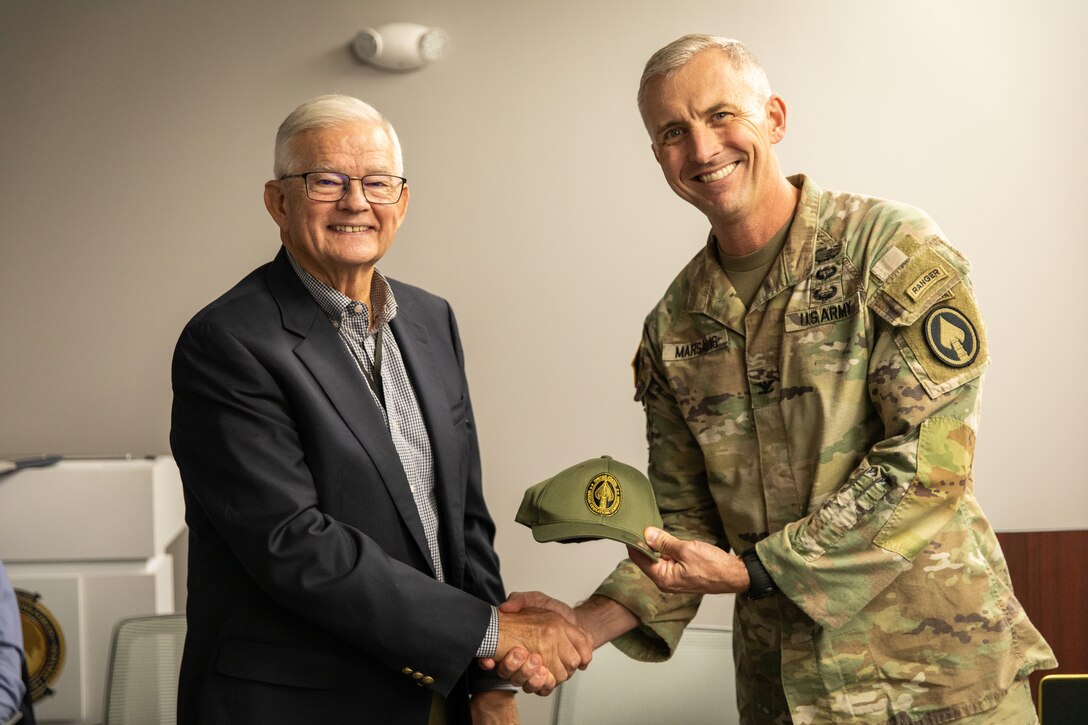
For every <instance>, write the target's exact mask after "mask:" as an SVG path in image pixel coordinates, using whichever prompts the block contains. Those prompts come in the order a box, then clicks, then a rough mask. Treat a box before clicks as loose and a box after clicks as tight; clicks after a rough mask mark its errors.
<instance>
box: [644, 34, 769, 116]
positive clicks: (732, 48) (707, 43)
mask: <svg viewBox="0 0 1088 725" xmlns="http://www.w3.org/2000/svg"><path fill="white" fill-rule="evenodd" d="M711 49H717V50H720V51H721V52H722V53H724V54H725V57H726V58H727V59H728V60H729V62H730V63H731V64H732V65H733V67H734V68H736V69H737V71H738V72H739V73H741V74H742V75H744V76H745V78H746V79H747V81H748V84H749V85H750V86H751V87H752V90H753V91H754V92H755V94H756V100H757V101H759V102H760V103H763V102H765V101H766V100H767V99H768V98H770V97H771V83H770V81H769V80H767V74H766V73H765V72H764V70H763V66H761V65H760V64H759V61H758V60H756V57H755V55H754V54H753V53H752V51H751V50H749V49H748V46H746V45H745V44H744V43H742V42H740V41H739V40H734V39H732V38H723V37H721V36H718V35H697V34H693V35H685V36H683V37H682V38H677V39H676V40H674V41H672V42H671V43H669V44H668V45H666V46H665V47H664V48H662V49H661V50H659V51H657V52H656V53H654V54H653V55H651V56H650V59H649V60H648V61H646V67H645V69H643V71H642V78H641V79H640V80H639V83H638V110H639V112H641V111H642V110H643V103H644V102H645V100H646V84H647V83H649V82H650V79H651V78H656V77H657V76H665V77H666V78H667V77H669V76H671V75H673V74H674V73H676V71H678V70H679V69H680V68H682V67H684V66H685V65H687V64H688V63H690V62H691V60H692V59H693V58H694V57H695V56H696V55H698V54H699V53H702V52H703V51H705V50H711Z"/></svg>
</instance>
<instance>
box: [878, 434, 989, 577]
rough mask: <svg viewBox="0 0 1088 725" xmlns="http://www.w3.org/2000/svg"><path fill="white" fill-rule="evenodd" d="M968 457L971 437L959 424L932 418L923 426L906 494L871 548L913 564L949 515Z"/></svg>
mask: <svg viewBox="0 0 1088 725" xmlns="http://www.w3.org/2000/svg"><path fill="white" fill-rule="evenodd" d="M974 457H975V432H974V431H973V430H972V429H971V427H970V426H968V425H967V424H965V423H964V422H963V421H962V420H958V419H956V418H946V417H940V416H938V417H934V418H930V419H928V420H926V421H924V422H923V423H922V427H921V431H920V433H919V435H918V459H917V460H918V466H917V471H916V474H915V476H914V480H913V481H912V482H911V486H910V490H909V491H908V492H907V495H906V496H904V497H903V499H902V500H901V501H900V502H899V504H898V505H897V506H896V508H895V511H894V512H893V513H892V515H891V517H890V518H889V519H888V521H887V523H885V524H884V526H883V528H881V530H880V532H879V533H878V534H877V536H876V538H875V539H874V540H873V543H875V544H876V545H877V546H879V547H881V548H882V549H885V550H886V551H890V552H893V553H896V554H899V555H900V556H902V557H904V558H905V559H907V560H908V561H913V560H914V557H916V556H917V555H918V554H919V553H921V552H922V550H924V549H925V548H926V546H927V545H929V542H930V541H932V540H933V538H934V537H935V536H936V535H937V533H938V532H939V531H940V530H941V529H943V528H944V527H945V525H947V523H948V521H949V520H950V519H951V518H952V516H953V515H954V514H955V512H956V509H957V507H958V506H959V504H960V501H961V500H962V498H963V492H964V491H965V490H966V488H967V483H968V481H969V480H970V479H971V466H972V463H973V461H974Z"/></svg>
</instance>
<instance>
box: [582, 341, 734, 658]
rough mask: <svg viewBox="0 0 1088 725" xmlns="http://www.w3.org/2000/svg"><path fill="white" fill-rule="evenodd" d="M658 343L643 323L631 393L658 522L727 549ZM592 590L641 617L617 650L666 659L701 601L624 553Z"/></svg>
mask: <svg viewBox="0 0 1088 725" xmlns="http://www.w3.org/2000/svg"><path fill="white" fill-rule="evenodd" d="M657 347H658V346H657V344H656V342H655V341H654V339H653V336H652V334H651V333H650V328H649V326H647V328H646V329H645V330H644V332H643V338H642V342H641V344H640V345H639V349H638V353H637V355H636V357H635V362H634V367H635V391H636V392H635V398H636V400H641V401H642V404H643V408H644V409H645V412H646V438H647V443H648V445H649V456H650V461H649V470H648V474H649V475H648V478H649V479H650V483H651V484H652V485H653V488H654V496H655V497H656V499H657V504H658V507H659V509H660V510H661V520H662V523H663V524H664V528H665V530H666V531H668V532H669V533H671V534H673V535H674V536H677V537H680V538H683V539H696V540H699V541H705V542H708V543H710V544H714V545H716V546H721V547H722V548H725V549H728V545H727V544H726V543H725V534H724V532H723V530H722V524H721V517H720V515H719V514H718V510H717V506H716V505H715V503H714V500H713V499H712V498H711V495H710V490H709V488H708V486H707V480H706V468H705V465H704V463H703V455H702V452H701V450H700V449H699V446H698V444H697V442H696V441H695V439H694V437H693V436H692V434H691V431H690V429H689V428H688V426H687V424H686V423H685V422H684V419H683V416H682V414H681V413H680V409H679V407H678V405H677V403H676V399H675V398H674V397H673V395H672V393H671V392H670V390H669V387H668V385H667V384H666V383H665V376H664V371H663V370H662V368H661V366H660V362H659V361H660V359H661V356H660V354H658V353H659V350H658V349H657ZM595 593H596V594H599V595H601V596H605V597H608V598H609V599H614V600H615V601H617V602H619V603H620V604H622V605H623V606H625V607H627V608H628V609H629V610H631V611H632V612H633V613H634V614H635V615H636V616H637V617H638V618H639V620H640V621H641V622H642V625H641V626H640V627H637V628H636V629H634V630H632V631H631V632H628V633H627V634H625V635H623V636H621V637H619V638H617V639H616V640H614V641H613V644H614V645H615V646H616V647H617V648H618V649H619V650H620V651H622V652H623V653H624V654H626V655H628V656H630V657H633V658H635V659H639V660H647V661H660V660H664V659H668V657H669V656H670V655H671V654H672V652H673V650H674V649H675V647H676V644H677V643H678V642H679V641H680V636H681V634H683V630H684V627H686V626H687V624H688V622H690V621H691V619H692V618H693V617H694V616H695V613H696V611H697V610H698V608H699V603H700V602H701V601H702V596H701V595H692V594H667V593H665V592H662V591H661V590H659V589H658V588H657V586H656V585H655V584H654V583H653V581H651V580H650V579H649V577H647V576H646V575H645V574H643V573H642V570H641V569H639V568H638V567H637V566H635V564H634V563H633V562H631V561H630V560H629V559H627V560H624V561H623V562H621V563H620V564H619V566H617V567H616V569H615V570H614V571H613V572H612V574H611V575H609V577H608V578H607V579H606V580H605V581H604V582H603V583H602V584H601V586H600V587H598V589H597V591H596V592H595Z"/></svg>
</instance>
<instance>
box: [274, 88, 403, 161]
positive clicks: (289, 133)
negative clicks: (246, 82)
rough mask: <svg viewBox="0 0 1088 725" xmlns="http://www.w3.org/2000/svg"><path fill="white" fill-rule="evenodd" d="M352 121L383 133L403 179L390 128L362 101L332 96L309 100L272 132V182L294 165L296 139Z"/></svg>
mask: <svg viewBox="0 0 1088 725" xmlns="http://www.w3.org/2000/svg"><path fill="white" fill-rule="evenodd" d="M354 121H370V122H373V123H377V124H379V125H381V126H382V128H384V129H385V131H386V132H387V133H388V134H389V138H390V139H391V140H392V141H393V163H394V164H395V165H396V169H395V171H396V173H397V174H398V175H401V176H403V175H404V158H403V156H402V154H401V150H400V139H398V138H397V132H396V130H395V129H394V128H393V124H391V123H390V122H389V120H388V119H387V118H386V117H385V116H383V115H382V114H381V113H379V112H378V110H377V109H376V108H374V107H373V106H371V105H370V104H369V103H366V102H365V101H360V100H359V99H358V98H355V97H353V96H341V95H335V94H332V95H327V96H317V97H316V98H311V99H310V100H308V101H306V102H305V103H303V104H302V105H301V106H299V107H298V108H296V109H295V110H293V111H291V113H290V114H289V115H288V116H287V118H285V119H284V120H283V123H281V124H280V128H279V131H277V132H276V156H275V161H274V163H273V165H272V173H273V175H274V176H275V178H277V179H278V178H280V177H281V176H283V175H285V174H287V173H289V169H290V168H291V166H292V165H293V164H294V163H295V160H296V158H295V150H294V149H293V148H292V143H291V142H292V141H294V139H295V137H296V136H298V135H299V134H301V133H304V132H306V131H310V130H312V129H315V128H332V127H334V126H339V125H341V124H345V123H351V122H354Z"/></svg>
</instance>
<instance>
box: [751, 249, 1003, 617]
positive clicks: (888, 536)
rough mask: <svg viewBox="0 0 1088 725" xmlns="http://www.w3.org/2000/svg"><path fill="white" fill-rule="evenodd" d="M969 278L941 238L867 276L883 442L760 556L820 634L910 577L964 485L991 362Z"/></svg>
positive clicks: (761, 547) (886, 257) (892, 254)
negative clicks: (897, 581)
mask: <svg viewBox="0 0 1088 725" xmlns="http://www.w3.org/2000/svg"><path fill="white" fill-rule="evenodd" d="M966 272H967V264H966V260H964V259H963V258H962V257H961V256H959V254H958V253H957V252H956V251H955V250H953V249H952V248H951V247H949V246H948V245H946V244H945V243H944V242H943V241H942V240H941V239H940V238H939V237H931V238H928V239H927V240H925V241H924V242H918V241H916V240H915V239H913V238H911V237H905V238H903V239H900V240H898V241H897V242H895V243H894V244H892V245H890V248H889V250H888V251H887V253H885V254H883V255H882V256H881V258H880V260H878V262H877V263H876V264H875V265H873V267H872V269H871V272H870V277H869V283H870V284H869V288H868V290H867V314H869V315H870V318H871V319H870V324H869V325H868V328H869V330H870V334H871V336H872V344H871V351H870V357H869V366H868V372H867V381H868V392H869V400H870V404H871V406H872V408H873V411H874V415H876V416H878V417H879V420H880V422H881V423H882V424H883V437H882V438H881V440H879V441H878V442H876V443H875V444H874V445H872V447H871V448H870V449H869V450H868V451H867V452H866V455H865V456H864V458H863V459H862V460H861V462H860V464H859V465H858V466H857V467H856V468H855V469H854V472H853V473H852V475H851V476H850V477H849V478H848V480H847V481H846V482H845V483H844V484H843V485H842V486H841V487H840V488H839V489H838V490H837V491H834V492H833V493H832V494H831V495H830V496H828V497H827V498H826V499H825V500H823V501H822V502H821V503H820V504H819V506H818V507H817V508H816V509H815V510H814V511H813V512H812V513H811V514H810V515H808V516H806V517H804V518H802V519H800V520H798V521H795V522H793V523H790V524H789V525H787V526H786V527H785V528H784V529H782V530H781V531H778V532H775V533H773V534H771V535H770V536H768V537H767V538H766V539H764V540H762V541H760V542H759V543H758V544H757V545H756V551H757V553H758V554H759V557H760V560H761V561H762V562H763V564H764V566H765V567H766V568H767V571H768V572H769V573H770V575H771V576H772V577H773V578H774V580H775V583H776V584H777V585H778V587H779V589H780V590H781V591H782V592H783V593H784V594H785V595H786V596H788V597H789V598H790V599H791V600H792V601H793V602H794V603H795V604H797V606H799V607H800V608H801V609H803V610H804V611H805V613H806V614H808V615H809V616H810V617H811V618H812V619H813V620H815V621H816V622H817V623H819V624H820V625H822V626H824V627H828V628H835V627H838V626H841V625H843V624H845V623H846V622H847V621H849V620H850V619H851V618H852V617H854V615H856V614H857V613H858V612H859V611H860V610H861V609H862V608H863V607H865V606H866V605H867V604H868V603H869V602H870V601H871V600H872V599H873V598H874V597H875V596H876V595H877V594H879V593H880V592H881V591H882V590H883V589H885V588H886V587H887V586H888V585H889V584H890V583H891V582H892V581H893V580H894V579H895V578H896V577H897V576H898V575H899V574H900V573H902V572H904V571H906V570H908V569H910V568H911V566H912V565H913V562H914V559H915V557H916V556H917V555H918V554H919V553H920V552H921V551H922V550H924V549H925V548H926V547H927V546H928V545H929V544H930V542H931V541H932V540H933V538H934V537H935V536H936V535H937V534H938V533H939V532H940V531H941V530H942V529H943V528H944V527H945V525H946V524H948V523H949V521H950V520H951V519H952V518H953V517H954V516H955V515H956V512H957V510H958V508H959V506H960V503H961V501H962V499H963V496H964V493H965V491H966V490H967V489H968V487H969V486H971V485H972V483H971V481H972V474H971V468H972V461H973V458H974V450H975V432H976V430H977V427H978V414H979V392H980V385H981V375H982V372H983V370H984V369H985V367H986V365H987V363H988V353H987V350H986V342H985V333H984V331H983V327H982V321H981V318H980V316H979V312H978V308H977V306H976V304H975V300H974V296H973V294H972V292H971V286H970V282H969V281H968V279H967V276H966Z"/></svg>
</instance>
